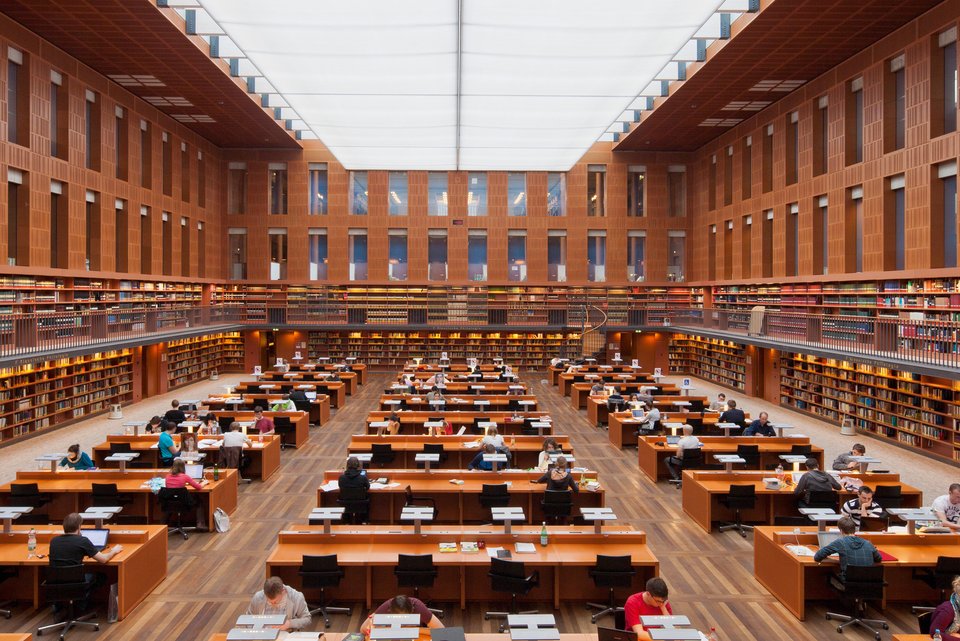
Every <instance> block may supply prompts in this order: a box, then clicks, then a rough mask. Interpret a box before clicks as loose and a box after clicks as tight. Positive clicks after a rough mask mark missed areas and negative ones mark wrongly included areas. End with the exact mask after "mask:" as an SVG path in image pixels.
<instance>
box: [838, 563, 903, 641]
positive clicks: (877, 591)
mask: <svg viewBox="0 0 960 641" xmlns="http://www.w3.org/2000/svg"><path fill="white" fill-rule="evenodd" d="M828 583H829V585H830V587H831V588H833V589H834V590H836V591H837V592H838V593H839V594H840V597H841V599H843V600H845V601H852V602H853V603H852V613H851V614H837V613H836V612H827V614H826V619H827V621H830V620H832V619H837V620H839V621H841V622H842V623H840V624H839V625H838V626H837V632H840V633H842V632H843V629H844V628H845V627H847V626H851V625H859V626H861V627H864V628H866V629H868V630H870V631H871V632H873V636H874V638H876V640H877V641H880V632H879V631H878V630H877V629H876V628H875V627H874V626H880V627H882V628H883V629H884V630H889V629H890V626H889V625H887V622H886V621H884V620H882V619H868V618H866V616H865V615H866V612H867V600H873V601H880V600H882V599H883V588H884V586H885V585H887V583H886V581H884V580H883V566H882V565H880V564H877V565H867V566H860V565H848V566H847V572H846V576H845V577H843V578H841V577H840V576H839V575H836V574H834V575H831V576H830V577H829V579H828Z"/></svg>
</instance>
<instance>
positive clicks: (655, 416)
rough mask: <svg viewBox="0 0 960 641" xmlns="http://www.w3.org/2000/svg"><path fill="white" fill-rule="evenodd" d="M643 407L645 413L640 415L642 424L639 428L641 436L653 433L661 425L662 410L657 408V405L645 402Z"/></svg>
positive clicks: (638, 432)
mask: <svg viewBox="0 0 960 641" xmlns="http://www.w3.org/2000/svg"><path fill="white" fill-rule="evenodd" d="M641 409H642V410H643V415H641V416H640V425H639V427H638V428H637V434H638V435H640V436H643V435H646V434H653V433H654V432H656V431H657V430H658V429H659V427H660V425H659V423H660V410H659V409H657V406H656V405H647V404H646V403H644V404H643V407H642V408H641Z"/></svg>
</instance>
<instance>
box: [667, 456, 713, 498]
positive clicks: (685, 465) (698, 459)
mask: <svg viewBox="0 0 960 641" xmlns="http://www.w3.org/2000/svg"><path fill="white" fill-rule="evenodd" d="M681 463H682V464H681V466H680V467H681V470H680V478H678V479H670V481H669V482H670V483H672V484H673V486H674V487H675V488H677V489H678V490H679V489H680V488H681V487H683V470H698V469H701V468H702V467H703V466H704V464H705V463H706V459H704V457H703V448H700V447H685V448H683V459H682V461H681Z"/></svg>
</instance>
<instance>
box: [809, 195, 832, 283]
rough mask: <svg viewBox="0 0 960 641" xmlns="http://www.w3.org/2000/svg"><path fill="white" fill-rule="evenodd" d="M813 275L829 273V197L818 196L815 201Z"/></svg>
mask: <svg viewBox="0 0 960 641" xmlns="http://www.w3.org/2000/svg"><path fill="white" fill-rule="evenodd" d="M813 205H814V209H813V273H814V274H827V273H829V268H828V266H827V265H828V260H827V259H828V258H829V256H830V245H829V242H828V238H829V233H830V210H829V208H828V207H827V197H826V196H817V197H815V198H814V199H813Z"/></svg>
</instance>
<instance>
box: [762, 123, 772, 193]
mask: <svg viewBox="0 0 960 641" xmlns="http://www.w3.org/2000/svg"><path fill="white" fill-rule="evenodd" d="M760 162H761V163H762V166H761V167H760V169H761V172H760V174H761V175H760V179H761V185H760V188H761V189H762V190H763V193H767V192H768V191H772V190H773V125H767V127H766V129H764V131H763V158H761V159H760Z"/></svg>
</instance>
